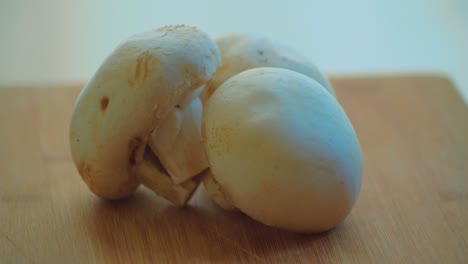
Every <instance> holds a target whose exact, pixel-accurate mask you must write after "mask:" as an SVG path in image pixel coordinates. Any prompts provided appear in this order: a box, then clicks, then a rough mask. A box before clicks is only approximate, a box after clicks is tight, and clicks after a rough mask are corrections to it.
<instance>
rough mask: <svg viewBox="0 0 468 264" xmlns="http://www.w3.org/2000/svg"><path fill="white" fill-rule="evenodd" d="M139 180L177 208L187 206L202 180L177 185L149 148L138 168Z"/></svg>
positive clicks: (192, 180)
mask: <svg viewBox="0 0 468 264" xmlns="http://www.w3.org/2000/svg"><path fill="white" fill-rule="evenodd" d="M136 176H137V178H138V180H139V181H140V182H141V183H142V184H143V185H145V186H146V187H148V188H149V189H151V190H152V191H153V192H155V193H157V194H159V195H161V196H162V197H164V198H165V199H167V200H168V201H170V202H172V203H174V204H175V205H177V206H185V205H186V204H187V202H188V200H189V199H190V197H192V194H193V193H194V192H195V190H196V189H197V187H198V185H199V182H200V180H198V179H196V178H195V179H191V180H188V181H186V182H183V183H181V184H175V183H174V182H173V181H172V179H171V178H170V177H169V175H168V174H167V172H166V171H165V170H164V168H163V166H162V165H161V163H160V162H159V160H158V159H157V157H156V156H155V155H154V153H153V152H152V151H150V150H149V148H147V150H146V151H145V155H144V158H143V160H142V161H141V162H140V163H139V164H138V166H137V167H136Z"/></svg>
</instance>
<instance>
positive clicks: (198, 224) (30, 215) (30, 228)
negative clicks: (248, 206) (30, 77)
mask: <svg viewBox="0 0 468 264" xmlns="http://www.w3.org/2000/svg"><path fill="white" fill-rule="evenodd" d="M333 84H334V85H335V87H336V91H337V94H338V98H339V99H340V101H341V103H342V105H343V107H344V108H345V110H346V111H347V113H348V115H349V117H350V119H351V121H352V123H353V124H354V126H355V128H356V131H357V134H358V136H359V138H360V141H361V144H362V148H363V153H364V176H363V185H362V189H361V194H360V198H359V200H358V202H357V205H356V207H355V209H354V210H353V212H352V213H351V214H350V216H349V217H348V218H347V219H346V220H345V221H344V223H342V224H341V225H339V226H338V227H337V228H335V229H333V230H332V231H329V232H326V233H323V234H319V235H299V234H293V233H288V232H284V231H279V230H276V229H272V228H269V227H266V226H264V225H262V224H260V223H257V222H255V221H253V220H251V219H250V218H249V217H247V216H245V215H243V214H241V213H228V212H224V211H222V210H221V209H219V208H218V207H216V206H215V205H214V204H213V203H212V202H211V201H210V200H209V198H208V197H207V195H206V193H205V191H204V190H203V189H199V190H198V191H197V193H196V195H195V197H194V199H193V200H192V201H191V202H190V206H189V207H188V208H185V209H178V208H175V207H173V206H171V205H170V204H168V203H166V202H165V201H163V200H162V199H160V198H158V197H156V196H155V195H153V194H152V193H150V192H149V191H147V190H145V189H143V188H140V189H139V191H138V192H137V193H136V194H135V195H134V197H132V198H130V199H127V200H124V201H120V202H105V201H102V200H100V199H99V198H97V197H96V196H94V195H93V194H92V193H91V192H90V191H89V190H88V189H87V187H86V186H85V184H84V183H83V182H82V181H81V179H80V177H79V176H78V173H77V171H76V169H75V167H74V165H73V163H72V161H71V158H70V153H69V149H68V124H69V119H70V114H71V110H72V107H73V104H74V101H75V99H76V96H77V95H78V92H79V89H80V87H78V86H77V87H68V88H65V89H63V87H62V89H59V88H44V89H28V88H18V89H0V124H1V128H0V144H1V145H0V263H94V262H97V263H118V262H126V263H130V262H133V263H147V262H158V263H161V262H176V263H181V262H190V263H193V262H209V261H216V262H235V263H237V262H264V263H270V262H279V263H285V262H308V263H310V262H314V261H320V262H321V263H326V262H335V263H341V262H348V263H353V262H355V263H369V262H372V263H382V262H383V263H416V262H419V263H467V262H468V109H467V107H466V106H465V105H464V103H463V102H462V100H461V98H460V96H459V95H458V94H457V92H456V91H455V89H454V88H453V87H452V85H451V84H450V82H449V81H447V80H446V79H444V78H439V77H431V76H419V77H418V76H414V77H372V78H354V79H335V80H333Z"/></svg>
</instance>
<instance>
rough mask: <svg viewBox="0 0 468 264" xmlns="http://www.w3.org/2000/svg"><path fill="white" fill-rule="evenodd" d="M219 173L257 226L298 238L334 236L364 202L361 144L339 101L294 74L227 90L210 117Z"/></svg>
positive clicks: (257, 78)
mask: <svg viewBox="0 0 468 264" xmlns="http://www.w3.org/2000/svg"><path fill="white" fill-rule="evenodd" d="M203 126H204V134H205V149H206V152H207V155H208V160H209V162H210V168H211V172H212V174H213V176H214V178H215V180H216V182H217V183H218V185H219V186H220V187H221V190H222V192H224V193H225V196H226V197H227V198H228V200H230V201H232V204H233V205H234V206H235V207H237V208H239V209H240V210H241V211H243V212H244V213H246V214H247V215H249V216H251V217H252V218H254V219H256V220H258V221H260V222H262V223H264V224H267V225H270V226H275V227H278V228H283V229H287V230H292V231H297V232H321V231H325V230H328V229H330V228H332V227H334V226H336V225H337V224H338V223H340V222H341V221H343V219H344V218H345V217H346V216H347V215H348V214H349V212H350V211H351V209H352V207H353V205H354V203H355V202H356V199H357V197H358V193H359V189H360V185H361V174H362V158H361V150H360V146H359V142H358V139H357V137H356V134H355V132H354V129H353V127H352V125H351V123H350V122H349V120H348V117H347V116H346V114H345V112H344V111H343V109H342V108H341V106H340V105H339V103H338V102H337V100H336V99H335V98H334V97H333V96H332V95H331V94H330V93H329V92H327V91H326V90H325V89H323V87H322V86H321V85H320V84H319V83H318V82H316V81H315V80H313V79H311V78H309V77H307V76H305V75H303V74H300V73H297V72H293V71H290V70H286V69H280V68H256V69H252V70H248V71H245V72H242V73H240V74H238V75H236V76H234V77H232V78H230V79H229V80H228V81H226V82H225V83H223V84H222V85H221V86H220V87H219V88H218V89H217V90H216V91H215V93H214V94H213V95H212V96H211V98H210V100H208V102H207V104H206V106H205V108H204V115H203Z"/></svg>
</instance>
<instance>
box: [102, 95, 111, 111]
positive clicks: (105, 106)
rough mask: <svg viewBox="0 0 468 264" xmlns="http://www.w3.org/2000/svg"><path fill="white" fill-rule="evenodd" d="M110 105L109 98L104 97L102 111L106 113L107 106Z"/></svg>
mask: <svg viewBox="0 0 468 264" xmlns="http://www.w3.org/2000/svg"><path fill="white" fill-rule="evenodd" d="M108 105H109V97H107V96H103V97H102V98H101V111H102V112H104V111H106V108H107V106H108Z"/></svg>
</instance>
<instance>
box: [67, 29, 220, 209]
mask: <svg viewBox="0 0 468 264" xmlns="http://www.w3.org/2000/svg"><path fill="white" fill-rule="evenodd" d="M219 66H220V57H219V51H218V49H217V46H216V44H215V43H214V41H212V40H211V39H210V38H209V37H208V36H207V35H206V34H205V33H203V32H201V31H200V30H198V29H196V28H193V27H187V26H166V27H163V28H160V29H157V30H155V31H151V32H146V33H143V34H138V35H134V36H132V37H131V38H129V39H128V40H127V41H125V42H124V43H122V44H121V45H120V46H119V47H118V48H117V49H116V50H115V51H114V52H112V54H110V56H109V57H107V58H106V60H105V61H104V62H103V64H102V65H101V66H100V68H99V69H98V71H97V72H96V74H95V75H94V77H93V78H92V79H91V80H90V81H89V83H88V84H87V85H86V87H85V88H84V89H83V91H82V92H81V94H80V96H79V98H78V101H77V103H76V105H75V109H74V112H73V116H72V121H71V125H70V145H71V152H72V157H73V160H74V162H75V164H76V166H77V168H78V171H79V173H80V175H81V176H82V178H83V180H84V181H85V182H86V183H87V185H88V186H89V188H90V189H91V190H92V191H93V192H94V193H95V194H97V195H98V196H101V197H103V198H107V199H118V198H122V197H125V196H128V195H130V194H131V193H133V192H134V190H135V189H136V187H137V186H138V185H139V183H143V184H144V185H146V186H147V187H149V188H150V189H152V190H153V191H155V192H156V193H159V194H160V195H162V196H164V197H165V198H167V199H168V200H170V201H172V202H174V203H175V204H178V205H184V204H185V203H186V202H187V200H188V199H189V198H190V196H191V194H192V193H193V191H194V190H195V189H196V187H197V186H198V182H199V180H200V179H194V177H195V176H196V175H197V174H199V173H201V172H202V171H203V170H204V169H206V168H207V167H208V166H209V164H208V162H207V160H206V157H205V153H204V150H203V143H202V136H201V128H200V123H201V111H202V108H201V103H200V102H199V99H198V97H197V96H196V95H198V93H199V88H200V87H202V86H203V85H204V84H205V83H206V82H207V81H208V80H210V79H211V78H212V77H213V75H214V73H215V72H216V70H217V69H218V67H219ZM194 94H195V95H194ZM148 143H149V145H150V146H151V148H152V149H151V150H150V149H149V148H146V146H147V144H148ZM154 154H157V155H156V156H155V155H154ZM182 182H183V183H182ZM179 183H181V184H179Z"/></svg>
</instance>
